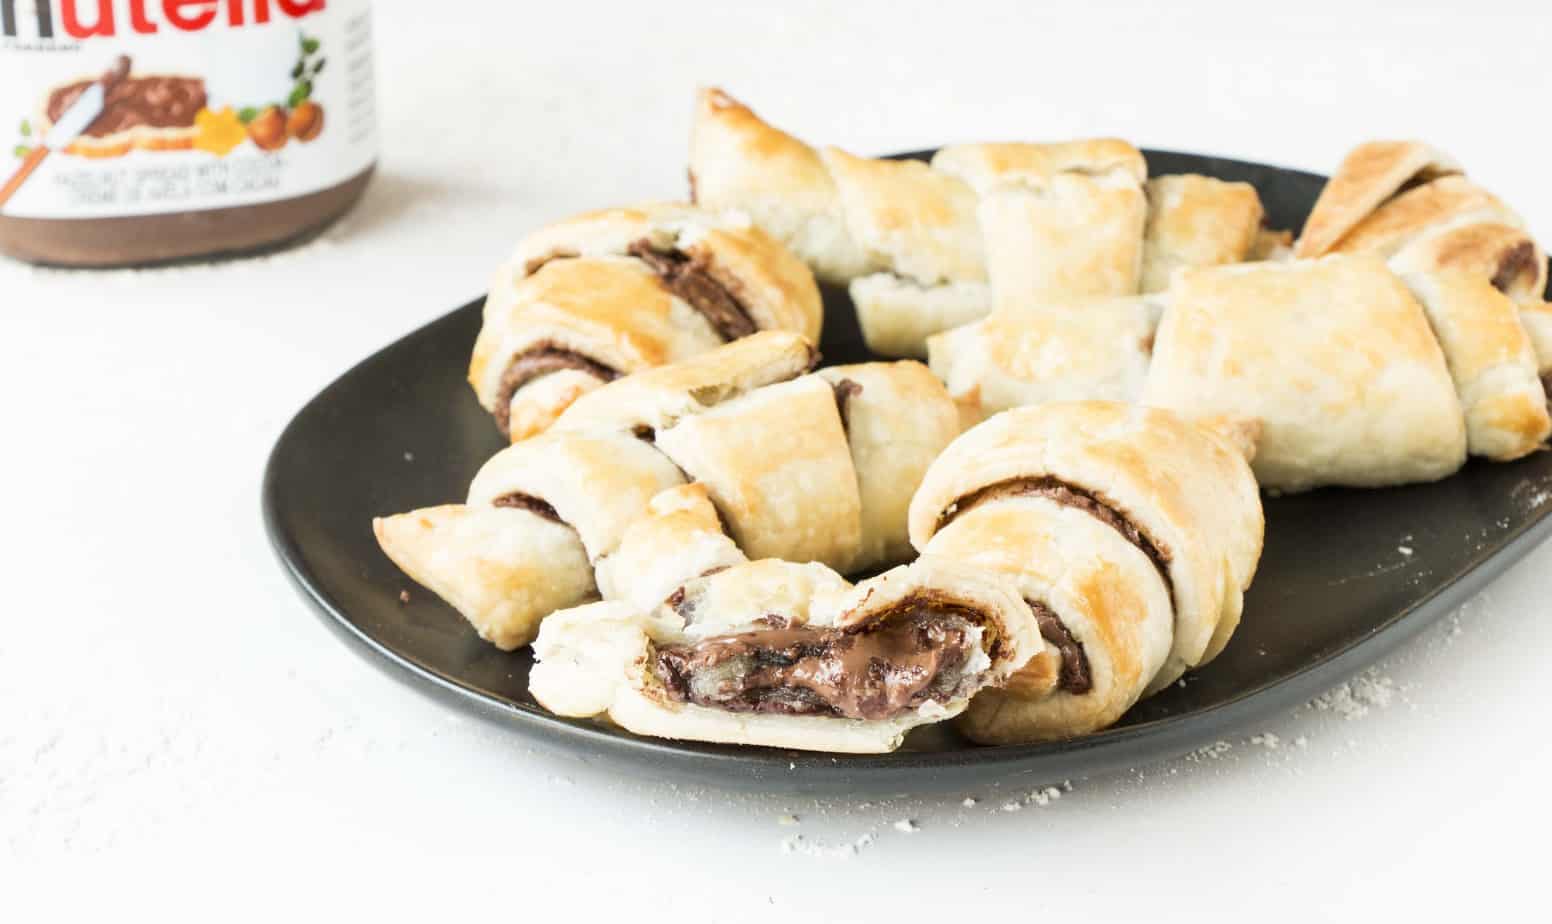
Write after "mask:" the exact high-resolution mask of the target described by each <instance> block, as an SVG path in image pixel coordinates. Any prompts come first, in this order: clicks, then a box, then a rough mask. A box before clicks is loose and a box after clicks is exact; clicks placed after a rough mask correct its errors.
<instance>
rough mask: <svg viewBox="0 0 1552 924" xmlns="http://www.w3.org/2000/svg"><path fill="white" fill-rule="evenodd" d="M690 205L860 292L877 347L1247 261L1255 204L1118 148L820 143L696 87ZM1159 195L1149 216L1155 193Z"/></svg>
mask: <svg viewBox="0 0 1552 924" xmlns="http://www.w3.org/2000/svg"><path fill="white" fill-rule="evenodd" d="M690 178H691V188H692V198H693V199H694V200H695V201H696V202H697V203H698V204H700V205H703V206H705V207H706V208H708V209H712V210H734V211H738V212H742V213H745V214H748V215H750V216H752V217H753V219H754V221H755V222H756V223H757V224H759V225H760V226H761V227H764V228H765V229H766V230H768V231H769V232H771V234H772V235H774V236H775V237H777V238H778V239H780V240H782V241H783V242H784V243H786V244H787V245H788V246H789V247H791V248H792V249H793V251H794V252H795V253H796V254H797V255H798V256H799V257H801V258H802V259H803V260H804V261H805V262H806V263H808V265H809V266H810V267H812V268H813V269H814V272H815V273H816V274H818V276H819V277H820V278H821V279H824V280H825V281H828V282H834V283H844V284H847V285H849V288H850V293H851V297H852V301H853V303H854V304H855V305H856V308H857V316H858V320H859V322H860V324H861V327H862V333H863V337H864V339H865V340H866V341H867V344H868V346H869V348H870V349H872V350H873V351H874V352H877V353H882V354H885V355H895V356H922V355H925V341H926V339H927V338H928V337H929V336H931V335H932V334H935V333H938V332H939V331H943V330H949V329H951V328H954V327H958V326H961V325H963V324H967V323H970V322H973V321H975V320H977V319H979V318H981V317H983V316H985V315H986V314H987V313H988V312H989V311H991V310H992V307H993V303H994V296H995V302H996V304H997V305H999V306H1000V305H1003V304H1009V303H1013V302H1019V303H1028V304H1038V303H1041V302H1044V301H1046V300H1067V301H1071V300H1073V299H1075V298H1081V297H1085V296H1123V295H1136V294H1138V293H1139V292H1149V291H1155V290H1157V289H1159V288H1161V287H1162V286H1163V284H1164V283H1165V282H1167V279H1168V276H1169V274H1170V273H1171V272H1172V271H1173V270H1174V269H1175V268H1177V267H1179V266H1196V265H1211V264H1215V263H1218V262H1232V261H1239V260H1244V259H1246V258H1247V257H1248V256H1250V255H1251V253H1252V249H1253V248H1256V247H1257V246H1258V245H1263V246H1262V249H1263V250H1266V249H1269V248H1270V247H1271V244H1270V243H1267V242H1264V241H1263V240H1262V237H1261V236H1260V235H1259V233H1258V232H1259V229H1260V226H1261V222H1262V217H1263V216H1262V211H1261V205H1260V199H1259V197H1258V196H1257V195H1256V192H1255V190H1254V189H1253V188H1252V187H1250V186H1249V185H1248V184H1244V183H1223V182H1221V181H1217V180H1212V179H1209V178H1207V177H1196V176H1177V177H1159V178H1156V182H1152V183H1150V184H1148V188H1147V190H1146V192H1145V190H1144V181H1145V180H1146V178H1147V166H1146V163H1145V162H1144V160H1143V156H1142V153H1141V152H1140V151H1138V150H1137V149H1136V148H1135V147H1133V146H1132V145H1131V144H1128V143H1127V142H1125V141H1120V140H1117V139H1108V138H1107V139H1094V140H1085V141H1073V142H1062V143H1055V144H1018V143H1004V144H970V145H954V146H950V147H946V148H943V149H941V150H939V151H938V152H937V153H936V154H935V155H934V156H933V158H932V162H931V164H930V165H927V164H922V163H920V162H918V161H909V160H904V161H902V160H887V159H883V160H880V159H873V158H862V157H856V156H853V155H851V154H848V153H846V152H844V151H841V150H838V149H835V148H825V149H821V150H816V149H814V148H811V147H809V146H808V145H806V144H804V143H803V142H802V141H800V140H798V139H796V138H794V137H792V136H791V135H788V134H786V133H785V132H782V131H780V130H778V129H776V128H774V127H772V126H770V125H767V124H766V123H765V122H763V121H761V120H760V119H759V117H758V116H756V115H755V114H754V113H753V112H751V111H750V110H749V109H748V107H746V106H744V105H742V104H741V103H739V102H737V101H736V100H734V99H732V98H731V97H730V96H728V95H727V94H726V93H723V92H722V91H721V90H716V89H708V90H703V91H701V93H700V95H699V97H698V98H697V105H696V114H695V124H694V129H693V131H692V133H691V143H690ZM1150 199H1151V200H1152V201H1153V208H1152V211H1151V213H1150V208H1149V200H1150Z"/></svg>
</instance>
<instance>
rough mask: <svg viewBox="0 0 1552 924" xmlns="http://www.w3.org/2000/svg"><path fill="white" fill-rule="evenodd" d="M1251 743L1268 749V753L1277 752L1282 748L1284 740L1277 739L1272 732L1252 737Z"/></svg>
mask: <svg viewBox="0 0 1552 924" xmlns="http://www.w3.org/2000/svg"><path fill="white" fill-rule="evenodd" d="M1250 743H1251V744H1259V745H1261V746H1262V747H1264V748H1266V749H1267V750H1268V751H1275V750H1277V749H1278V748H1280V747H1282V744H1283V739H1281V738H1279V737H1277V736H1276V735H1274V734H1272V733H1271V732H1265V733H1263V734H1260V735H1252V736H1251V737H1250Z"/></svg>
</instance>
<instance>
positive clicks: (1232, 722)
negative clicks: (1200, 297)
mask: <svg viewBox="0 0 1552 924" xmlns="http://www.w3.org/2000/svg"><path fill="white" fill-rule="evenodd" d="M930 153H931V152H930V151H926V152H910V153H905V154H897V155H892V156H893V157H896V158H902V159H904V158H916V159H920V158H923V157H925V156H926V155H928V154H930ZM1146 153H1147V154H1148V155H1149V156H1164V157H1175V156H1182V157H1200V158H1211V159H1213V160H1218V161H1222V162H1225V163H1232V164H1235V165H1238V166H1243V167H1247V168H1254V169H1273V170H1277V171H1279V172H1286V173H1290V174H1303V175H1305V176H1306V177H1315V178H1320V175H1319V174H1313V173H1309V172H1307V171H1300V170H1294V169H1290V168H1282V167H1276V166H1274V165H1269V164H1259V163H1254V162H1250V161H1239V160H1235V159H1233V158H1226V157H1218V156H1216V155H1204V154H1191V153H1186V152H1174V151H1158V150H1153V149H1149V150H1147V151H1146ZM482 302H483V297H482V298H477V299H474V300H472V301H471V302H469V303H467V304H465V305H463V306H460V307H459V308H455V309H454V310H453V311H451V312H449V313H447V314H445V315H442V316H440V317H438V318H435V319H433V320H431V321H428V322H426V323H425V324H422V325H421V326H419V327H417V328H416V329H414V330H413V331H410V332H409V333H407V334H405V335H403V336H402V337H399V338H397V339H396V340H394V341H393V342H391V343H389V344H387V345H385V346H383V347H381V348H380V349H378V350H376V351H374V352H373V353H372V354H370V355H369V356H367V357H366V358H364V359H362V360H360V361H359V362H357V363H356V364H354V365H352V366H351V367H350V369H348V370H347V371H345V372H344V373H342V374H341V375H340V376H338V377H336V378H335V379H334V380H333V381H332V382H330V384H329V385H328V386H325V387H324V388H323V389H322V390H321V391H320V392H319V393H318V394H317V395H315V396H314V397H313V398H312V399H310V400H309V401H308V402H307V403H306V404H305V405H304V406H303V407H302V408H301V409H299V410H298V411H297V413H296V414H295V415H294V416H293V417H292V419H291V420H290V421H289V422H288V423H287V425H286V427H285V429H284V430H282V432H281V434H280V436H279V437H278V438H277V439H276V441H275V444H274V446H273V447H272V449H271V451H270V454H269V458H268V459H267V461H266V465H265V471H264V477H263V481H262V487H261V508H262V514H263V519H264V527H265V533H266V535H267V537H268V539H269V542H270V545H271V547H272V548H273V550H274V552H275V554H276V556H277V558H278V559H279V561H280V564H281V566H282V569H283V570H284V572H285V574H286V576H287V577H288V578H289V580H290V582H291V583H292V584H293V586H294V587H295V588H296V589H297V591H298V592H299V594H300V595H301V596H302V598H303V599H305V600H306V601H307V602H308V603H309V604H310V605H311V608H312V609H313V610H314V611H315V613H316V614H317V615H318V617H319V618H320V619H321V620H322V621H323V622H324V624H325V625H327V626H328V627H329V628H330V629H332V630H333V631H334V632H335V633H336V634H338V635H339V636H340V637H341V638H343V639H345V640H347V642H348V643H349V645H348V647H350V648H351V649H352V650H354V651H356V652H357V653H358V654H361V655H362V656H364V657H365V658H366V660H368V662H369V663H371V664H373V665H374V666H375V667H377V668H378V669H380V670H382V671H384V672H385V673H387V674H388V675H389V676H391V677H393V678H395V679H396V680H399V681H400V682H403V683H405V684H407V685H409V686H410V687H411V688H413V689H415V690H417V691H419V692H421V693H423V694H428V695H431V696H433V697H434V698H436V699H438V700H440V701H442V702H446V703H450V704H452V705H454V706H455V707H458V708H460V709H462V710H464V711H466V712H468V713H470V714H472V715H474V716H476V717H478V718H481V719H484V720H487V721H492V722H494V723H496V724H497V725H499V726H500V727H502V728H506V729H510V730H514V731H517V732H519V733H520V734H522V735H524V736H525V737H527V738H529V739H530V740H535V741H537V742H539V743H541V744H545V745H548V746H551V747H558V748H563V749H565V748H568V747H569V748H570V749H571V750H577V749H582V750H585V751H589V752H592V753H596V754H602V755H605V756H609V757H614V758H619V759H623V760H626V761H628V762H633V763H635V764H638V765H647V766H651V767H654V768H658V769H661V768H662V767H664V766H671V767H673V768H674V769H675V770H676V771H677V772H680V773H682V774H683V775H684V776H686V777H688V778H692V779H696V780H699V781H701V782H706V783H711V784H714V785H733V786H742V787H745V788H747V787H749V786H751V785H754V786H757V787H761V788H772V789H780V788H794V787H796V786H801V787H802V788H803V789H805V790H811V791H814V792H816V793H818V792H838V791H843V790H848V791H849V790H853V789H855V787H856V786H858V785H859V784H861V785H871V786H874V787H883V788H893V789H895V790H897V791H902V792H903V791H913V792H916V791H920V792H925V791H936V790H946V789H949V788H956V787H957V788H963V786H964V785H965V782H966V780H967V775H966V773H965V771H979V772H976V773H973V774H971V775H970V776H971V777H972V778H975V779H977V781H978V782H980V781H990V780H1005V779H1008V778H1011V777H1014V776H1018V775H1038V776H1039V778H1040V779H1043V780H1056V779H1062V778H1068V777H1081V776H1090V775H1094V774H1100V773H1106V772H1111V771H1114V770H1119V769H1123V768H1128V767H1134V766H1137V765H1139V764H1142V763H1153V762H1156V761H1159V760H1163V759H1167V758H1169V757H1177V756H1179V755H1181V754H1185V753H1189V752H1190V751H1192V750H1194V749H1196V748H1198V747H1200V746H1202V745H1203V744H1204V743H1209V742H1211V741H1213V740H1217V739H1221V738H1222V737H1223V736H1225V735H1226V734H1232V733H1234V732H1237V731H1240V730H1243V729H1245V728H1246V727H1248V726H1249V725H1250V724H1252V723H1253V722H1255V721H1256V720H1258V719H1264V718H1266V717H1268V716H1271V715H1273V714H1274V713H1277V712H1279V711H1281V710H1286V709H1289V708H1291V707H1295V706H1297V705H1299V704H1301V703H1304V702H1306V701H1307V700H1309V699H1310V698H1311V697H1313V696H1315V695H1318V694H1319V693H1321V692H1323V691H1324V690H1326V689H1329V688H1330V687H1332V686H1335V685H1337V684H1339V683H1340V682H1342V681H1343V680H1344V679H1346V678H1348V677H1351V676H1353V675H1355V674H1356V673H1358V672H1359V671H1361V670H1362V669H1364V668H1365V667H1367V666H1369V665H1371V664H1373V663H1374V662H1375V661H1378V660H1379V659H1380V658H1382V657H1384V656H1385V655H1387V654H1389V653H1390V652H1392V651H1394V650H1396V649H1397V648H1399V647H1400V646H1401V645H1403V644H1404V643H1405V642H1407V641H1408V640H1410V639H1412V638H1413V637H1415V636H1416V635H1417V634H1419V633H1421V632H1422V631H1423V630H1425V629H1426V628H1428V627H1429V626H1430V625H1432V624H1433V623H1434V622H1435V621H1437V620H1438V619H1439V618H1440V617H1441V616H1443V615H1445V614H1447V613H1449V612H1451V611H1453V610H1454V609H1455V608H1457V607H1458V606H1460V605H1461V604H1463V603H1464V602H1465V601H1466V600H1467V599H1469V597H1470V596H1471V595H1472V594H1474V593H1475V592H1476V591H1478V590H1480V589H1481V588H1482V587H1484V586H1486V585H1487V584H1488V583H1489V582H1490V581H1492V580H1493V579H1494V578H1495V577H1497V576H1498V575H1499V574H1501V573H1502V572H1504V571H1505V570H1507V569H1508V568H1510V567H1511V566H1513V565H1514V564H1515V563H1516V562H1518V561H1519V560H1520V559H1522V558H1524V557H1525V556H1526V555H1527V554H1528V553H1529V552H1530V551H1531V550H1532V549H1534V548H1535V547H1536V546H1537V545H1539V544H1540V543H1541V542H1542V541H1544V540H1546V539H1547V538H1548V536H1549V535H1552V515H1549V513H1552V511H1542V512H1541V514H1540V515H1539V516H1537V517H1535V518H1533V519H1531V520H1529V521H1527V522H1526V523H1523V524H1521V525H1520V526H1519V528H1517V529H1515V530H1513V531H1511V532H1509V533H1508V534H1506V536H1505V537H1504V541H1503V542H1501V543H1500V544H1499V545H1497V546H1496V547H1495V548H1494V550H1493V551H1492V552H1491V553H1490V554H1487V555H1483V556H1478V557H1477V559H1476V560H1475V561H1474V563H1473V564H1472V565H1471V566H1470V567H1469V568H1467V569H1466V570H1465V571H1463V572H1461V573H1458V574H1456V575H1455V576H1454V577H1453V578H1451V579H1449V580H1447V581H1445V582H1442V583H1440V584H1438V585H1437V586H1435V587H1434V588H1433V590H1432V591H1431V592H1430V593H1428V594H1427V595H1426V596H1424V597H1422V598H1421V599H1419V600H1418V601H1417V602H1416V603H1414V604H1413V605H1412V606H1410V607H1407V608H1405V609H1403V610H1401V611H1399V612H1397V613H1395V614H1393V615H1392V616H1391V617H1390V618H1389V619H1386V620H1385V621H1383V622H1382V623H1380V624H1378V625H1377V626H1376V627H1375V628H1374V629H1373V630H1372V631H1371V632H1370V633H1369V634H1368V635H1367V636H1365V637H1363V638H1361V639H1359V640H1357V641H1354V642H1351V643H1349V644H1347V645H1345V646H1344V647H1341V648H1339V649H1336V650H1334V651H1333V652H1331V653H1330V654H1329V655H1327V656H1326V657H1325V658H1324V659H1322V660H1319V661H1317V662H1315V663H1312V664H1310V665H1308V666H1306V667H1304V668H1302V669H1300V670H1298V671H1296V672H1294V673H1292V674H1289V675H1286V676H1284V677H1282V678H1280V679H1277V680H1274V681H1271V682H1269V683H1264V684H1260V685H1256V686H1252V687H1248V688H1246V689H1245V690H1244V692H1242V693H1240V694H1239V695H1237V696H1235V697H1234V698H1232V699H1229V700H1225V701H1223V702H1220V703H1218V704H1216V705H1213V706H1210V707H1206V708H1203V709H1198V710H1194V711H1191V712H1187V713H1182V714H1179V715H1172V716H1167V717H1164V718H1160V719H1155V720H1152V721H1149V722H1147V723H1145V724H1141V725H1131V726H1121V727H1115V728H1110V729H1106V730H1104V731H1101V732H1097V733H1094V734H1090V735H1086V736H1083V737H1079V738H1073V739H1068V740H1064V741H1052V742H1045V743H1041V744H1031V745H1004V746H997V747H969V748H965V749H961V750H945V751H909V750H901V751H894V752H891V753H887V754H878V755H837V754H830V753H824V752H811V751H793V750H782V749H774V748H762V747H742V746H732V745H715V744H705V743H701V742H685V741H675V740H669V739H654V738H646V737H639V736H633V735H628V734H620V733H619V732H618V731H612V730H609V729H606V728H605V727H602V726H601V725H598V724H595V723H592V722H588V721H581V720H573V719H565V718H561V717H558V716H555V715H552V714H550V713H547V712H544V711H543V710H542V709H538V708H531V707H527V706H526V705H524V704H520V703H515V702H512V701H510V700H507V699H504V698H501V697H497V696H493V695H490V694H488V693H486V692H485V691H483V690H480V689H478V688H476V687H473V686H471V685H469V684H466V683H464V682H462V681H460V680H459V679H458V678H456V677H452V676H448V675H445V674H443V673H441V672H439V671H436V670H434V669H432V668H429V667H427V666H426V665H424V664H422V663H420V662H418V661H417V660H416V659H415V658H414V657H412V656H410V655H408V654H405V653H402V652H400V651H397V650H395V649H393V648H391V647H389V646H388V645H386V644H383V643H381V642H379V641H377V640H376V639H374V638H372V637H370V636H369V635H367V634H366V633H365V632H363V631H362V630H361V629H360V628H359V627H357V626H356V625H355V624H354V623H353V622H352V621H351V619H350V617H349V615H348V614H347V613H345V612H344V611H343V610H342V609H341V608H340V607H339V606H337V605H336V604H335V602H334V601H333V600H331V599H330V598H329V597H328V595H327V594H326V592H325V591H324V590H323V589H322V588H321V586H320V585H319V582H318V581H317V580H316V579H315V577H314V576H313V575H312V574H310V573H309V571H308V569H307V567H306V565H305V563H304V557H303V551H302V549H301V548H300V547H299V546H298V545H297V544H296V542H295V541H294V539H293V537H291V536H289V535H287V534H286V533H285V531H284V529H282V528H281V526H280V519H281V513H280V508H279V504H280V493H281V489H280V486H279V484H278V481H277V477H276V471H277V468H278V462H277V460H278V459H279V458H280V457H281V456H282V455H283V453H284V452H285V451H286V450H287V448H288V447H289V445H290V443H291V442H292V441H293V440H294V439H295V438H296V437H295V433H294V431H295V430H296V429H297V428H298V426H299V424H300V422H301V420H302V419H303V418H304V417H305V416H306V415H307V414H308V412H309V411H310V410H312V409H313V408H315V407H316V406H318V405H319V404H320V402H323V401H325V400H327V398H328V396H329V392H330V391H331V390H332V389H333V387H334V386H335V385H336V384H338V383H339V382H340V381H342V380H344V379H347V378H349V377H351V376H352V375H353V374H354V373H355V372H356V371H357V370H359V369H361V368H362V367H364V366H367V365H370V364H372V363H373V362H374V361H376V360H377V359H378V358H379V357H380V356H381V355H382V354H384V353H387V352H389V351H391V350H392V349H393V348H394V347H395V346H396V345H398V344H400V343H402V342H404V341H407V340H411V339H414V338H416V337H418V336H420V335H422V334H424V333H426V332H427V331H429V330H430V329H431V328H433V327H435V326H437V325H439V324H442V323H445V322H447V321H448V320H449V319H450V318H451V317H452V316H453V315H456V314H459V313H461V312H464V311H468V310H473V309H475V308H476V306H478V305H479V304H481V303H482Z"/></svg>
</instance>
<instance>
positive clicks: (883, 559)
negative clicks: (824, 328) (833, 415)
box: [818, 362, 960, 572]
mask: <svg viewBox="0 0 1552 924" xmlns="http://www.w3.org/2000/svg"><path fill="white" fill-rule="evenodd" d="M818 375H819V376H820V377H822V378H823V379H824V380H825V381H827V382H829V383H830V386H831V388H833V389H834V391H835V401H836V405H837V407H838V408H839V410H840V416H841V426H842V427H844V428H845V430H846V442H847V444H848V445H849V446H850V448H851V463H852V467H853V469H854V470H855V471H856V478H857V494H858V497H859V499H860V500H861V503H862V508H861V513H862V533H861V536H860V538H859V542H858V545H857V549H856V554H855V556H854V558H853V559H852V561H851V565H850V567H849V568H848V569H846V570H847V571H848V572H855V571H860V570H863V569H866V568H872V567H876V566H878V565H880V564H884V563H889V562H900V561H907V560H909V559H910V558H911V554H912V553H911V540H910V537H909V536H908V535H907V534H906V526H905V517H906V511H907V509H908V508H909V507H910V504H911V495H912V494H914V493H915V492H916V486H917V485H919V484H921V480H922V476H923V475H925V474H926V473H927V466H929V465H931V464H932V460H933V459H936V458H937V457H938V453H940V452H942V451H943V447H945V446H947V445H948V444H949V443H950V442H951V441H952V440H953V439H954V437H956V436H958V435H959V431H960V421H959V417H958V415H957V414H955V411H954V405H953V404H952V403H951V402H949V401H948V400H946V398H947V394H946V393H945V392H944V389H943V384H942V383H941V382H939V381H938V380H937V379H936V378H935V377H934V376H933V374H932V373H931V372H929V371H928V370H927V367H925V366H923V365H922V364H920V363H914V362H897V363H861V364H857V365H851V366H829V367H827V368H824V369H821V370H819V372H818Z"/></svg>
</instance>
